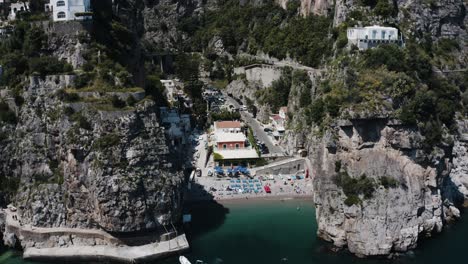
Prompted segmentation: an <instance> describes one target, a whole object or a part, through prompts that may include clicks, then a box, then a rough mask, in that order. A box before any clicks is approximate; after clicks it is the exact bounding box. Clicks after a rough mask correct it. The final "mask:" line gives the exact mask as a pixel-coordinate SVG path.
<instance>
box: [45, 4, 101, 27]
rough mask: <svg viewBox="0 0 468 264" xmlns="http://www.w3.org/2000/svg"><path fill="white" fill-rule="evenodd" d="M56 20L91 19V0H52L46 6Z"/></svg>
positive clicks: (46, 9)
mask: <svg viewBox="0 0 468 264" xmlns="http://www.w3.org/2000/svg"><path fill="white" fill-rule="evenodd" d="M44 8H45V11H46V12H52V14H53V20H54V22H63V21H74V20H86V19H91V17H92V16H91V14H90V12H91V0H50V1H49V3H47V4H45V6H44Z"/></svg>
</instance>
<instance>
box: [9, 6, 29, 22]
mask: <svg viewBox="0 0 468 264" xmlns="http://www.w3.org/2000/svg"><path fill="white" fill-rule="evenodd" d="M18 12H29V2H25V3H23V2H18V3H11V4H10V13H8V20H15V19H16V14H17V13H18Z"/></svg>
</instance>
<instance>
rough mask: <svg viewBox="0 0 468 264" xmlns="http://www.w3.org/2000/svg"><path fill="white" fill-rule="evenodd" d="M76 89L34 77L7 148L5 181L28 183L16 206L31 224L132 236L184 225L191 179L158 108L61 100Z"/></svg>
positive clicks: (68, 80)
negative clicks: (174, 160) (185, 186)
mask: <svg viewBox="0 0 468 264" xmlns="http://www.w3.org/2000/svg"><path fill="white" fill-rule="evenodd" d="M72 82H73V76H68V77H66V76H65V77H64V76H49V77H47V78H46V80H41V79H40V78H36V77H32V78H31V80H30V83H29V84H28V85H27V89H26V91H25V92H24V93H23V96H24V98H25V104H24V105H23V106H22V107H21V108H18V109H17V112H18V124H17V125H16V126H15V127H9V128H8V131H7V133H8V135H9V137H8V138H7V139H6V140H3V141H2V143H1V145H0V147H1V150H2V152H3V153H4V154H6V155H7V156H4V155H2V158H3V157H4V158H5V160H3V159H2V160H3V161H5V163H3V162H2V171H1V172H2V174H4V175H8V176H10V177H15V178H17V179H20V180H19V181H20V184H19V186H20V188H19V189H18V190H17V194H16V196H14V197H12V202H13V204H15V206H17V207H18V210H19V215H20V216H21V218H22V219H23V221H24V223H25V224H31V225H32V226H37V227H80V228H97V227H100V228H102V229H104V230H106V231H114V232H131V231H138V230H143V229H155V228H157V227H159V226H161V225H163V224H169V223H170V222H176V221H177V219H178V217H179V216H180V205H181V196H180V195H181V191H180V188H181V182H182V180H183V175H182V174H181V173H180V172H178V171H177V169H176V168H172V164H171V159H170V154H171V152H170V149H169V148H168V146H167V144H166V138H165V135H164V128H162V127H160V126H159V123H158V118H157V115H156V112H155V111H156V109H157V108H156V107H155V105H154V103H153V102H150V101H142V102H141V103H139V104H138V105H136V106H135V107H134V109H131V110H126V111H122V110H120V111H99V110H93V109H94V108H93V107H92V106H91V105H90V104H88V103H84V102H78V103H66V102H64V101H63V100H62V99H61V98H60V91H62V90H59V89H60V88H63V87H67V86H68V85H72Z"/></svg>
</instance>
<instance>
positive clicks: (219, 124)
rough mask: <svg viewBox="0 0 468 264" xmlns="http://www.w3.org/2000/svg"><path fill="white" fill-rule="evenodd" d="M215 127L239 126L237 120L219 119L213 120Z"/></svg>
mask: <svg viewBox="0 0 468 264" xmlns="http://www.w3.org/2000/svg"><path fill="white" fill-rule="evenodd" d="M215 128H241V123H240V122H239V121H219V122H215Z"/></svg>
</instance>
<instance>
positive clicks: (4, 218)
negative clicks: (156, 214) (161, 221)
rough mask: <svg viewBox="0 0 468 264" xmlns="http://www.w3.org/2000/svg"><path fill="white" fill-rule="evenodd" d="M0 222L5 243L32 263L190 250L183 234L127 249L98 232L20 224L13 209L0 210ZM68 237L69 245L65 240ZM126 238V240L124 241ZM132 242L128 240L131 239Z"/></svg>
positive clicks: (134, 259) (138, 257)
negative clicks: (18, 244) (17, 248)
mask: <svg viewBox="0 0 468 264" xmlns="http://www.w3.org/2000/svg"><path fill="white" fill-rule="evenodd" d="M0 223H1V224H2V227H3V228H4V230H5V231H4V232H5V234H4V240H5V237H7V238H10V239H11V240H10V241H5V244H7V245H10V246H14V244H15V243H16V240H17V239H18V240H19V241H20V242H21V245H22V247H23V249H24V253H23V257H24V258H25V259H31V260H39V261H46V260H53V261H61V262H66V261H67V260H68V261H69V260H79V261H81V260H85V261H98V260H113V261H118V262H124V263H138V262H142V261H148V260H152V259H157V258H161V257H165V256H168V255H171V254H176V253H179V252H182V251H185V250H188V249H189V248H190V246H189V243H188V241H187V238H186V236H185V234H183V233H182V234H176V233H175V232H173V233H167V234H165V235H161V236H157V237H155V238H156V239H155V240H157V241H156V242H154V241H155V240H153V242H148V243H147V244H143V245H138V246H129V245H127V244H126V243H125V242H124V241H122V240H121V239H119V238H118V237H116V236H114V235H112V234H110V233H108V232H105V231H104V230H99V229H85V228H67V227H52V228H44V227H34V226H31V225H28V224H26V225H25V224H22V223H21V220H20V219H19V216H18V215H17V213H16V210H12V209H4V210H3V209H0ZM67 238H69V240H68V241H69V242H65V241H67ZM127 239H128V238H127ZM130 239H131V238H130Z"/></svg>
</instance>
